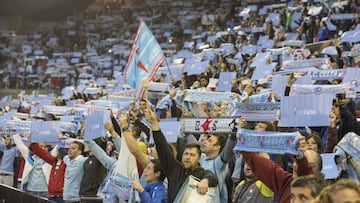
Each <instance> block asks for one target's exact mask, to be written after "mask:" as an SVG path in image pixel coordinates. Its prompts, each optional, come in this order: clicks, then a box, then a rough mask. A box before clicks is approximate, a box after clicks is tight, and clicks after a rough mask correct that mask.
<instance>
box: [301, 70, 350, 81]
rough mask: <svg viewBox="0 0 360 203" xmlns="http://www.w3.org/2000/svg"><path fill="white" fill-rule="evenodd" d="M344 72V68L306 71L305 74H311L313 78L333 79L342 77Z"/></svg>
mask: <svg viewBox="0 0 360 203" xmlns="http://www.w3.org/2000/svg"><path fill="white" fill-rule="evenodd" d="M344 74H345V70H344V69H337V70H317V71H315V70H314V71H307V75H308V76H311V78H312V79H313V80H334V79H339V78H343V77H344Z"/></svg>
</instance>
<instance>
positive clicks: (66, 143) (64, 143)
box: [57, 136, 85, 148]
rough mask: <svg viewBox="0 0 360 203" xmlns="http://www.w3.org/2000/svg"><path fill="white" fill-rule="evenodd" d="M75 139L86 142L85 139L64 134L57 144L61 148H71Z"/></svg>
mask: <svg viewBox="0 0 360 203" xmlns="http://www.w3.org/2000/svg"><path fill="white" fill-rule="evenodd" d="M74 141H77V142H80V143H83V144H85V143H84V140H83V139H76V138H71V137H66V136H63V137H61V138H60V139H58V142H57V146H58V147H59V148H70V145H71V143H73V142H74Z"/></svg>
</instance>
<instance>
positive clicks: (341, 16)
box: [331, 13, 358, 20]
mask: <svg viewBox="0 0 360 203" xmlns="http://www.w3.org/2000/svg"><path fill="white" fill-rule="evenodd" d="M357 17H358V14H356V13H339V14H331V20H352V19H355V18H357Z"/></svg>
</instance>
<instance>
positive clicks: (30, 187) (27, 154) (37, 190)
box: [13, 134, 51, 198]
mask: <svg viewBox="0 0 360 203" xmlns="http://www.w3.org/2000/svg"><path fill="white" fill-rule="evenodd" d="M13 140H14V143H15V145H16V147H17V148H18V149H19V151H20V153H21V155H22V156H23V157H24V159H25V166H24V170H23V174H22V179H21V189H22V190H24V191H26V192H27V193H29V194H32V195H35V196H40V197H45V198H47V197H48V189H47V188H48V183H49V174H50V170H51V165H49V164H47V163H46V162H45V161H44V160H42V159H41V158H40V157H38V156H37V155H35V154H33V153H32V152H31V151H30V150H29V148H28V147H27V146H26V145H25V144H24V142H23V140H22V138H21V136H20V135H19V134H15V135H13ZM39 145H40V146H41V147H42V148H45V147H46V144H45V143H39Z"/></svg>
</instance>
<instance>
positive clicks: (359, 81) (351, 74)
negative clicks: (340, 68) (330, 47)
mask: <svg viewBox="0 0 360 203" xmlns="http://www.w3.org/2000/svg"><path fill="white" fill-rule="evenodd" d="M344 70H345V75H344V79H343V83H350V84H351V85H353V86H354V87H355V90H356V92H360V68H346V69H344Z"/></svg>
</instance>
